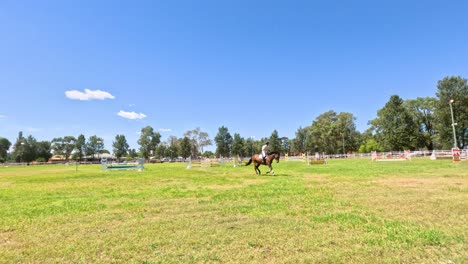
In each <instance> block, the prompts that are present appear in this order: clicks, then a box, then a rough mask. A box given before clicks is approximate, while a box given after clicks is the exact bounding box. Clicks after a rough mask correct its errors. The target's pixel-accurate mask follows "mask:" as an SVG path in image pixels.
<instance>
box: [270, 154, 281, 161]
mask: <svg viewBox="0 0 468 264" xmlns="http://www.w3.org/2000/svg"><path fill="white" fill-rule="evenodd" d="M271 154H272V155H273V156H272V161H273V160H276V163H278V162H279V160H280V154H279V152H272V153H271Z"/></svg>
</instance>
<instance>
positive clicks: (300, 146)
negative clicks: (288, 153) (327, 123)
mask: <svg viewBox="0 0 468 264" xmlns="http://www.w3.org/2000/svg"><path fill="white" fill-rule="evenodd" d="M308 129H309V128H307V127H305V128H302V127H299V128H298V129H297V131H296V137H295V138H294V139H293V141H292V150H293V152H295V153H305V152H306V140H307V133H308Z"/></svg>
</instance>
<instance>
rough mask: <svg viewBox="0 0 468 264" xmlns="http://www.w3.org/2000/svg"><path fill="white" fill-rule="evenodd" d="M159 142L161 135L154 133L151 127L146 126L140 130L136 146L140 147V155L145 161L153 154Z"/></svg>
mask: <svg viewBox="0 0 468 264" xmlns="http://www.w3.org/2000/svg"><path fill="white" fill-rule="evenodd" d="M160 142H161V134H159V133H158V132H154V129H153V128H152V127H151V126H146V127H144V128H142V129H141V134H140V139H138V144H139V145H140V153H141V155H142V156H143V157H144V158H145V159H148V158H149V157H150V155H151V153H154V151H155V150H156V147H157V146H158V144H159V143H160Z"/></svg>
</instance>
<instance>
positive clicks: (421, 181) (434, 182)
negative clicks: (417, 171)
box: [375, 178, 468, 188]
mask: <svg viewBox="0 0 468 264" xmlns="http://www.w3.org/2000/svg"><path fill="white" fill-rule="evenodd" d="M375 182H376V183H378V184H382V185H386V186H390V187H404V188H421V187H424V188H440V187H447V186H456V187H461V188H465V187H467V186H468V182H467V181H466V180H463V179H460V178H454V179H451V178H396V179H382V180H377V181H375Z"/></svg>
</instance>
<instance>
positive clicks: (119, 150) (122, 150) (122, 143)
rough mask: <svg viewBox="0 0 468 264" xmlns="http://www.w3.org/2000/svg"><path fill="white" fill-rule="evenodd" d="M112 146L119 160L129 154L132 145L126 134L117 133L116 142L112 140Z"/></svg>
mask: <svg viewBox="0 0 468 264" xmlns="http://www.w3.org/2000/svg"><path fill="white" fill-rule="evenodd" d="M112 148H113V152H114V155H115V157H116V158H117V159H118V160H120V158H122V157H125V156H127V154H128V149H129V148H130V146H129V145H128V143H127V139H126V138H125V135H116V136H115V140H114V142H112Z"/></svg>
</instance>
